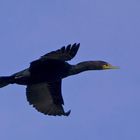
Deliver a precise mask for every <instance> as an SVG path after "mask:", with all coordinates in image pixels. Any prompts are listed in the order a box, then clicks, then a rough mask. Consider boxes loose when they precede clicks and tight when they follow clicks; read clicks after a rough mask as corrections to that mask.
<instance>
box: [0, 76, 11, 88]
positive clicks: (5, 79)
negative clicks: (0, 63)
mask: <svg viewBox="0 0 140 140" xmlns="http://www.w3.org/2000/svg"><path fill="white" fill-rule="evenodd" d="M11 81H12V77H11V76H2V77H0V88H2V87H5V86H7V85H9V84H10V83H11Z"/></svg>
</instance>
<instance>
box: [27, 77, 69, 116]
mask: <svg viewBox="0 0 140 140" xmlns="http://www.w3.org/2000/svg"><path fill="white" fill-rule="evenodd" d="M26 96H27V100H28V102H29V103H30V105H33V107H34V108H36V110H38V111H39V112H41V113H44V114H46V115H53V116H56V115H58V116H61V115H64V116H68V115H69V114H70V111H68V112H65V111H64V109H63V104H64V101H63V98H62V94H61V80H60V81H57V82H54V83H39V84H33V85H28V86H27V88H26Z"/></svg>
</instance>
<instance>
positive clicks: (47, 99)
mask: <svg viewBox="0 0 140 140" xmlns="http://www.w3.org/2000/svg"><path fill="white" fill-rule="evenodd" d="M79 47H80V43H79V44H76V43H75V44H73V45H71V44H70V45H68V46H66V47H65V46H64V47H62V48H61V49H58V50H56V51H52V52H50V53H47V54H45V55H44V56H42V57H41V58H39V59H37V60H35V61H33V62H31V63H30V67H29V68H27V69H25V70H22V71H20V72H17V73H15V74H13V75H11V76H2V77H0V88H2V87H4V86H7V85H8V84H20V85H26V86H27V88H26V97H27V100H28V102H29V104H30V105H33V107H34V108H36V109H37V110H38V111H39V112H41V113H44V114H46V115H53V116H56V115H58V116H61V115H64V116H68V115H69V114H70V112H71V111H70V110H69V111H67V112H65V111H64V109H63V105H64V101H63V98H62V93H61V83H62V79H63V78H65V77H68V76H71V75H75V74H78V73H80V72H83V71H87V70H106V69H116V68H117V67H114V66H112V65H111V64H109V63H107V62H105V61H84V62H80V63H78V64H76V65H71V64H69V63H68V62H67V61H69V60H71V59H72V58H73V57H74V56H75V55H76V53H77V51H78V49H79Z"/></svg>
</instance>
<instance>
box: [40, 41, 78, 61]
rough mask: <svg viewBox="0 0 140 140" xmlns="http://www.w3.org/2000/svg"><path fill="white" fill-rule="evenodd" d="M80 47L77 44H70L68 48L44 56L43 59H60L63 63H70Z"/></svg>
mask: <svg viewBox="0 0 140 140" xmlns="http://www.w3.org/2000/svg"><path fill="white" fill-rule="evenodd" d="M79 47H80V43H79V44H76V43H75V44H73V45H71V44H69V45H68V46H66V47H65V46H64V47H62V48H61V49H58V50H56V51H52V52H50V53H47V54H45V55H43V56H42V57H41V59H42V60H46V59H58V60H62V61H69V60H71V59H72V58H73V57H74V56H75V55H76V54H77V51H78V49H79Z"/></svg>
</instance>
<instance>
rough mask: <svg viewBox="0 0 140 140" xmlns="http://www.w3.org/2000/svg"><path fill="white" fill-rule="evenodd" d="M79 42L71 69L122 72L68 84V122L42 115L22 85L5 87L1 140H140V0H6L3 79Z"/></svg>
mask: <svg viewBox="0 0 140 140" xmlns="http://www.w3.org/2000/svg"><path fill="white" fill-rule="evenodd" d="M75 42H77V43H79V42H80V43H81V47H80V49H79V52H78V54H77V56H76V57H75V58H74V59H73V60H72V61H71V62H70V63H71V64H75V63H78V62H80V61H84V60H105V61H107V62H110V63H111V64H113V65H117V66H120V67H121V69H120V70H110V71H92V72H91V71H90V72H85V73H81V74H79V75H77V76H71V77H69V78H66V79H64V80H63V88H62V90H63V97H64V101H65V110H69V109H71V110H72V112H71V115H70V116H69V117H49V116H45V115H43V114H41V113H38V112H37V111H36V110H35V109H34V108H32V107H31V106H30V105H29V104H28V102H27V101H26V97H25V87H24V86H17V85H10V86H7V87H5V88H2V89H0V139H1V140H16V139H17V140H18V139H19V140H55V139H58V140H59V139H61V140H77V139H79V140H140V74H139V73H140V56H139V55H140V1H139V0H69V1H68V0H40V1H38V0H1V1H0V75H10V74H12V73H14V72H17V71H20V70H22V69H24V68H26V67H28V66H29V63H30V62H31V61H32V60H35V59H37V58H39V57H40V56H41V55H43V54H45V53H47V52H49V51H52V50H56V49H58V48H60V47H62V46H63V45H67V44H69V43H75Z"/></svg>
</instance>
